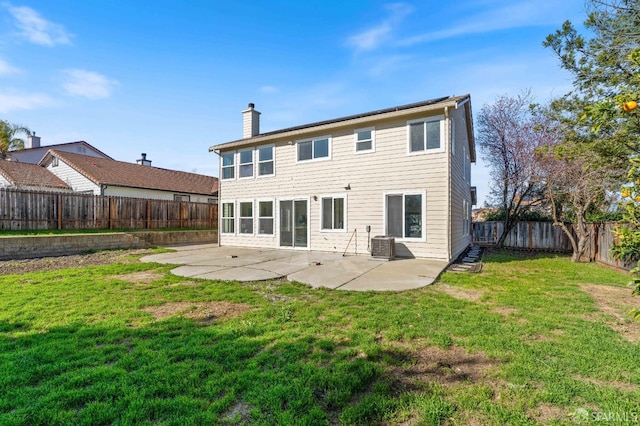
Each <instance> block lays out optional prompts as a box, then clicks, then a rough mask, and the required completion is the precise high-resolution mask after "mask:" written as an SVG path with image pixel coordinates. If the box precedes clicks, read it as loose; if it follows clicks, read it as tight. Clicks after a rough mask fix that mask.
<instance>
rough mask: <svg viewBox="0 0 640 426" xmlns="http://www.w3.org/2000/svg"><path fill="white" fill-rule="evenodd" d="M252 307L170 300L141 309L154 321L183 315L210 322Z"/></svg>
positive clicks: (242, 312) (232, 316)
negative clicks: (151, 316)
mask: <svg viewBox="0 0 640 426" xmlns="http://www.w3.org/2000/svg"><path fill="white" fill-rule="evenodd" d="M252 308H253V307H252V306H251V305H247V304H244V303H229V302H170V303H165V304H164V305H160V306H148V307H146V308H143V309H142V310H143V311H145V312H148V313H150V314H151V315H153V318H154V319H155V320H156V321H159V320H162V319H165V318H169V317H173V316H183V317H185V318H190V319H192V320H194V321H197V322H202V323H205V324H211V323H212V322H213V321H215V320H217V319H226V318H234V317H239V316H242V315H243V314H244V313H246V312H247V311H249V310H251V309H252Z"/></svg>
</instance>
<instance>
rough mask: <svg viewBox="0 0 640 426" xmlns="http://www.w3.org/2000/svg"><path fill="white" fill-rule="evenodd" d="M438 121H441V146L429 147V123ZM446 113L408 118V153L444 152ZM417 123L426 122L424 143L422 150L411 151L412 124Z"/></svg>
mask: <svg viewBox="0 0 640 426" xmlns="http://www.w3.org/2000/svg"><path fill="white" fill-rule="evenodd" d="M434 121H437V122H439V123H440V146H439V147H438V148H429V149H427V144H428V141H427V128H426V125H427V123H432V122H434ZM444 121H445V120H444V115H434V116H431V117H424V118H416V119H415V120H407V153H408V154H409V155H424V154H433V153H437V152H444V150H445V145H446V134H445V124H444ZM416 123H424V127H425V128H424V141H423V143H424V145H423V148H424V149H422V150H420V151H411V125H412V124H416Z"/></svg>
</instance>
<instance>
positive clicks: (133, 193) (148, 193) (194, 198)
mask: <svg viewBox="0 0 640 426" xmlns="http://www.w3.org/2000/svg"><path fill="white" fill-rule="evenodd" d="M175 194H180V195H189V201H191V202H194V203H206V202H208V200H209V198H213V196H211V195H209V196H207V195H198V194H183V193H180V192H169V191H159V190H155V189H144V188H128V187H125V186H106V187H105V189H104V194H103V195H111V196H117V197H131V198H151V199H154V200H172V201H173V196H174V195H175ZM96 195H97V194H96Z"/></svg>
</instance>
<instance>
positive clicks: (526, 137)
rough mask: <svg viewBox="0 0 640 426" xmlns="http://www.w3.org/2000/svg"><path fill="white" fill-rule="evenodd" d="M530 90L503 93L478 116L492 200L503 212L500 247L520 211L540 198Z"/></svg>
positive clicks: (479, 140)
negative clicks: (489, 172) (489, 176)
mask: <svg viewBox="0 0 640 426" xmlns="http://www.w3.org/2000/svg"><path fill="white" fill-rule="evenodd" d="M531 101H532V97H531V92H530V91H525V92H523V93H522V94H521V95H518V96H517V97H510V96H508V95H504V96H501V97H499V98H498V99H497V100H496V101H495V103H493V104H491V105H486V104H485V105H484V106H483V107H482V109H481V110H480V115H479V116H478V138H477V141H478V146H479V148H480V152H481V153H482V156H483V159H484V161H485V162H486V163H487V164H488V165H489V167H490V170H491V177H492V179H493V182H492V186H491V201H492V203H493V205H494V206H496V207H500V208H501V209H502V210H503V212H504V228H503V232H502V235H500V237H499V238H498V242H497V245H498V247H502V246H503V245H504V241H505V239H506V237H507V235H509V232H510V231H511V229H513V227H514V226H515V224H516V223H517V222H518V220H520V218H521V217H522V215H523V214H524V213H525V212H527V211H529V210H530V209H531V208H532V207H533V206H534V205H536V204H537V203H539V202H540V200H541V197H542V194H543V191H542V189H543V184H542V181H541V179H540V176H539V173H538V170H537V166H536V162H535V153H536V149H537V148H538V147H539V146H540V145H541V144H542V142H541V141H540V140H539V137H538V135H537V134H536V131H535V122H534V119H533V115H532V113H531V110H530V108H529V104H530V103H531Z"/></svg>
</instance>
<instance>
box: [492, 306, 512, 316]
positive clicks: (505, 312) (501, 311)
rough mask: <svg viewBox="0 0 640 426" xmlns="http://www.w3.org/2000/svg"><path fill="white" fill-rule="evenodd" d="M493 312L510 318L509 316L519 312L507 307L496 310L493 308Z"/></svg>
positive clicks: (496, 308)
mask: <svg viewBox="0 0 640 426" xmlns="http://www.w3.org/2000/svg"><path fill="white" fill-rule="evenodd" d="M491 312H494V313H496V314H500V315H502V316H505V317H508V316H509V315H511V314H514V313H516V312H518V310H517V309H516V308H508V307H506V306H496V307H494V308H491Z"/></svg>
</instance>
